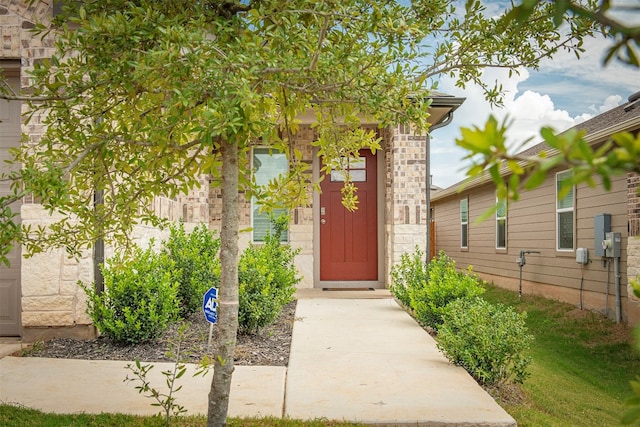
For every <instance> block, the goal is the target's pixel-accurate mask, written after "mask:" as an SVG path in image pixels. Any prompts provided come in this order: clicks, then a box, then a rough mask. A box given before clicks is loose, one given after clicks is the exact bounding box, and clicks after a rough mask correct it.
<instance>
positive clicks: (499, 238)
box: [496, 196, 507, 249]
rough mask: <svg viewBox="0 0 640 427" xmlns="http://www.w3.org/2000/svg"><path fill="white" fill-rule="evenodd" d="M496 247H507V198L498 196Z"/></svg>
mask: <svg viewBox="0 0 640 427" xmlns="http://www.w3.org/2000/svg"><path fill="white" fill-rule="evenodd" d="M496 249H507V200H506V199H504V198H503V199H500V198H498V197H497V196H496Z"/></svg>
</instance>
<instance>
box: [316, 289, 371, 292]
mask: <svg viewBox="0 0 640 427" xmlns="http://www.w3.org/2000/svg"><path fill="white" fill-rule="evenodd" d="M322 290H323V291H329V292H332V291H366V292H370V291H375V288H322Z"/></svg>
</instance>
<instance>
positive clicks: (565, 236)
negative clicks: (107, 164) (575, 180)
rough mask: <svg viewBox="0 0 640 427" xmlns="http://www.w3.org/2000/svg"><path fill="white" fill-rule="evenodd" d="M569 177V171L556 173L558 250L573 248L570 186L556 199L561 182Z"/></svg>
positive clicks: (571, 191)
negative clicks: (564, 193) (566, 191)
mask: <svg viewBox="0 0 640 427" xmlns="http://www.w3.org/2000/svg"><path fill="white" fill-rule="evenodd" d="M570 178H571V171H564V172H559V173H557V174H556V230H557V233H556V241H557V243H556V245H557V249H558V250H559V251H572V250H573V230H574V214H573V207H574V200H573V199H574V190H575V187H571V189H570V190H569V192H568V193H567V194H566V195H565V196H563V197H562V199H558V195H559V194H560V191H561V188H562V187H563V183H564V182H566V181H567V180H569V179H570Z"/></svg>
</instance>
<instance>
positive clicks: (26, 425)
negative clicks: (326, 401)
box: [0, 404, 360, 427]
mask: <svg viewBox="0 0 640 427" xmlns="http://www.w3.org/2000/svg"><path fill="white" fill-rule="evenodd" d="M206 422H207V419H206V417H204V416H181V417H177V418H172V419H171V426H172V427H202V426H204V425H205V424H206ZM164 423H165V419H164V418H163V417H159V416H156V417H139V416H133V415H121V414H100V415H90V414H74V415H54V414H45V413H43V412H40V411H35V410H33V409H26V408H21V407H17V406H12V405H4V404H0V426H3V427H4V426H6V427H14V426H15V427H105V426H109V427H111V426H113V427H159V426H164ZM359 425H360V424H355V423H346V422H330V421H325V420H311V421H298V420H287V419H284V420H283V419H280V418H253V419H239V418H230V419H229V420H228V422H227V426H229V427H355V426H359Z"/></svg>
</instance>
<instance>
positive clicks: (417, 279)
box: [389, 246, 427, 308]
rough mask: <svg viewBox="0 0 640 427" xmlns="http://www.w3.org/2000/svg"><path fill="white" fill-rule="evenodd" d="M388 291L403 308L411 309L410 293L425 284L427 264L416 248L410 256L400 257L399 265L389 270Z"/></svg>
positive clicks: (403, 255)
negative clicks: (390, 280) (389, 281)
mask: <svg viewBox="0 0 640 427" xmlns="http://www.w3.org/2000/svg"><path fill="white" fill-rule="evenodd" d="M391 278H392V283H391V285H390V286H389V290H390V291H391V293H392V294H393V296H394V297H396V298H397V299H398V301H400V302H401V303H402V304H403V305H404V306H405V307H407V308H411V292H412V291H413V290H414V289H416V288H421V287H423V286H425V284H426V283H427V264H426V263H425V258H424V252H422V251H421V250H420V249H419V248H418V247H417V246H416V250H415V251H414V252H413V253H412V254H408V253H404V254H402V255H401V256H400V263H399V264H396V265H394V266H393V267H392V268H391Z"/></svg>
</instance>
